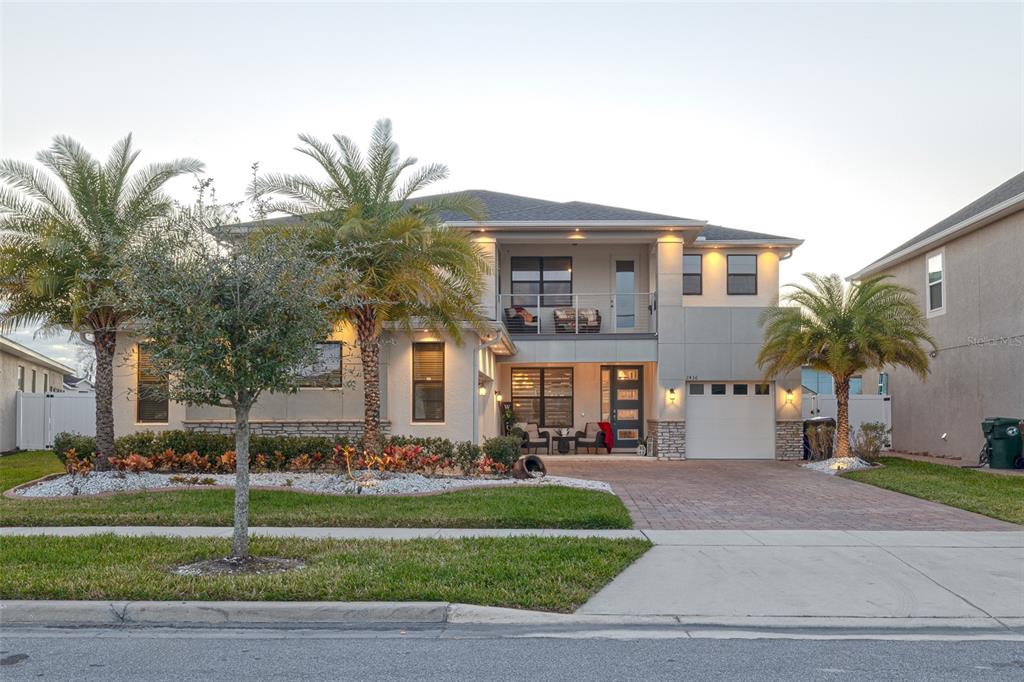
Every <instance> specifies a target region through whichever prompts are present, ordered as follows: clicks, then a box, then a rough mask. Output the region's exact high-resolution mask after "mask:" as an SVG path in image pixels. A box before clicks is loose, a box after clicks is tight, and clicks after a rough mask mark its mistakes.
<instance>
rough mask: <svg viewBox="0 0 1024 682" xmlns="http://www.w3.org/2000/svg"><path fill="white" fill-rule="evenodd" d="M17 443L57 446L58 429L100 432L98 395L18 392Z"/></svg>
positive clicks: (22, 446) (28, 447) (26, 446)
mask: <svg viewBox="0 0 1024 682" xmlns="http://www.w3.org/2000/svg"><path fill="white" fill-rule="evenodd" d="M15 403H16V408H15V409H16V412H15V415H16V419H17V428H16V431H17V436H16V437H17V447H19V448H20V449H22V450H42V449H44V448H52V447H53V437H54V436H56V435H57V434H58V433H61V432H63V431H67V432H69V433H81V434H84V435H87V436H94V435H96V395H95V394H92V393H21V392H19V393H17V394H16V398H15Z"/></svg>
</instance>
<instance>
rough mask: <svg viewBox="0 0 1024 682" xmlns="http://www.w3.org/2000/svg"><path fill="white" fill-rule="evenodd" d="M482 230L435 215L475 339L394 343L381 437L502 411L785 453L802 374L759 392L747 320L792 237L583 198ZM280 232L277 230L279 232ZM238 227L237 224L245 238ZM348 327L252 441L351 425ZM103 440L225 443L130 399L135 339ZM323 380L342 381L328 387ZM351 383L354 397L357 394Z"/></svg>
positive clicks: (770, 289) (459, 428)
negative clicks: (461, 239)
mask: <svg viewBox="0 0 1024 682" xmlns="http://www.w3.org/2000/svg"><path fill="white" fill-rule="evenodd" d="M469 194H472V195H474V196H476V197H477V198H478V199H479V200H480V201H482V202H483V204H484V205H485V206H486V208H487V215H488V219H487V220H486V221H483V222H477V221H472V220H469V219H467V218H466V217H465V216H460V215H448V216H445V220H446V222H447V224H448V225H450V226H452V227H454V228H457V229H461V230H465V231H466V232H468V233H469V234H470V235H471V237H472V239H473V240H474V241H475V242H476V243H477V244H478V245H479V246H480V248H481V249H482V250H483V252H484V253H485V255H486V258H487V260H488V262H489V265H490V269H491V275H490V277H489V279H488V281H487V284H486V286H485V287H484V290H483V291H481V292H480V306H481V308H482V309H483V311H484V314H485V316H486V317H487V319H488V321H489V329H488V331H487V332H485V333H482V334H478V333H476V332H468V333H467V334H466V338H465V339H464V342H463V344H462V345H458V344H456V343H454V342H453V341H452V339H450V338H448V337H446V336H445V335H434V334H431V333H430V332H427V331H426V330H420V331H416V332H414V333H413V334H411V335H409V334H407V333H404V332H403V333H397V332H396V333H389V334H388V335H387V338H386V342H385V345H384V349H383V352H382V368H381V370H382V371H381V376H382V394H383V399H382V419H383V420H384V422H385V428H386V429H387V430H388V431H390V432H391V433H393V434H402V435H415V436H441V437H446V438H451V439H453V440H475V441H479V440H482V439H484V438H487V437H490V436H494V435H497V434H499V433H500V432H501V428H502V427H501V418H500V413H501V407H502V405H503V404H507V405H511V408H512V409H513V410H514V411H515V413H516V417H517V420H518V421H522V422H534V423H536V424H538V426H539V428H540V429H541V430H545V431H548V432H549V433H551V434H552V435H557V431H558V430H559V429H570V430H572V431H576V430H584V429H585V427H586V425H587V424H589V423H595V422H601V421H606V422H610V424H611V427H612V434H613V436H614V439H615V448H616V450H617V451H620V452H634V451H635V450H636V447H637V445H638V444H639V443H641V442H648V443H649V444H650V446H651V447H653V448H654V449H655V452H656V454H658V455H659V456H664V457H684V456H685V457H690V458H766V459H770V458H798V457H801V456H802V451H801V426H800V424H801V422H800V419H801V409H800V399H801V398H800V394H801V389H800V374H799V372H798V371H797V372H794V373H792V374H791V375H788V376H780V377H771V378H768V379H765V378H764V377H762V375H761V372H760V371H759V370H758V368H757V367H756V365H755V358H756V356H757V353H758V350H759V349H760V345H761V331H760V328H759V326H758V316H759V315H760V313H761V311H762V310H763V309H764V308H765V307H766V306H769V305H772V304H773V303H774V302H775V301H776V300H777V297H778V291H779V261H780V260H782V259H785V258H787V257H789V256H790V255H791V254H792V252H793V250H794V249H795V248H797V247H798V246H799V245H800V244H801V243H802V242H801V240H799V239H792V238H787V237H780V236H776V235H770V234H764V233H759V232H750V231H745V230H737V229H730V228H726V227H721V226H717V225H712V224H709V223H707V222H706V221H703V220H692V219H687V218H681V217H678V216H670V215H663V214H656V213H649V212H644V211H634V210H628V209H623V208H616V207H611V206H603V205H599V204H591V203H583V202H555V201H546V200H542V199H534V198H530V197H523V196H517V195H511V194H503V193H499V192H490V191H482V190H478V191H470V192H469ZM287 220H290V219H284V221H287ZM243 227H244V226H243ZM353 342H354V334H353V332H352V330H351V329H347V328H340V329H338V330H336V333H335V334H334V336H332V338H330V339H325V340H324V341H323V343H322V345H321V353H322V360H321V362H320V363H319V364H318V369H316V370H315V373H316V374H317V375H318V377H319V381H317V382H311V383H318V384H321V385H318V386H310V387H307V388H302V389H300V390H299V392H298V393H296V394H293V395H272V396H266V397H264V398H261V399H260V401H259V403H258V404H257V406H256V407H255V409H254V413H253V419H254V420H255V421H254V432H255V433H281V432H293V433H307V434H319V433H323V434H332V435H333V434H342V435H349V436H357V435H359V434H360V433H361V428H362V422H361V420H362V409H363V406H362V387H361V385H360V384H359V356H358V352H357V351H356V349H355V348H354V345H353ZM118 350H119V353H118V358H119V359H118V361H116V363H115V379H114V391H115V429H116V431H117V433H118V434H123V433H127V432H131V431H136V430H143V429H164V428H187V429H199V430H206V431H225V432H227V431H230V430H231V428H232V418H231V415H230V414H228V412H227V411H226V410H224V409H219V408H209V407H200V408H197V407H186V406H184V405H177V404H174V403H169V404H168V403H167V402H166V401H164V402H163V403H160V402H159V401H157V402H154V401H141V402H140V401H139V400H138V399H137V396H138V390H137V389H138V386H139V385H140V383H145V382H147V381H152V380H154V378H153V377H152V376H150V375H149V374H148V373H147V370H146V366H147V362H146V351H145V344H144V343H143V344H139V343H138V342H137V340H136V339H132V338H130V337H125V338H122V339H121V341H120V343H119V349H118ZM325 375H327V376H330V377H331V380H332V381H336V383H337V385H336V386H333V387H323V386H322V380H323V377H324V376H325ZM353 382H354V386H353V385H352V383H353Z"/></svg>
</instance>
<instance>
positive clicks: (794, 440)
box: [775, 421, 804, 459]
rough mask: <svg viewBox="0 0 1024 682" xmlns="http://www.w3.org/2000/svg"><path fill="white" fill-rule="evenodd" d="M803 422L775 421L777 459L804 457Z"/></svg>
mask: <svg viewBox="0 0 1024 682" xmlns="http://www.w3.org/2000/svg"><path fill="white" fill-rule="evenodd" d="M803 457H804V432H803V422H794V421H777V422H775V459H803Z"/></svg>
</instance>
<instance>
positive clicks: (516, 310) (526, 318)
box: [505, 305, 538, 334]
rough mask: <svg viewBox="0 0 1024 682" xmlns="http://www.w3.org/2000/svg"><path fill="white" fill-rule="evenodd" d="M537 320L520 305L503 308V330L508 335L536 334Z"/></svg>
mask: <svg viewBox="0 0 1024 682" xmlns="http://www.w3.org/2000/svg"><path fill="white" fill-rule="evenodd" d="M537 322H538V318H537V316H536V315H534V314H533V313H532V312H530V311H529V310H527V309H526V308H524V307H523V306H521V305H516V306H511V307H509V308H505V328H506V329H508V331H509V333H510V334H536V333H537Z"/></svg>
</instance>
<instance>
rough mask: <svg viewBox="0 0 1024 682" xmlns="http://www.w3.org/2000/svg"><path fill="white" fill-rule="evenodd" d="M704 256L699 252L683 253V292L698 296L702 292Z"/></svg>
mask: <svg viewBox="0 0 1024 682" xmlns="http://www.w3.org/2000/svg"><path fill="white" fill-rule="evenodd" d="M703 266H704V258H703V257H702V256H701V255H700V254H699V253H696V254H691V253H687V254H683V293H684V294H687V295H690V296H699V295H700V294H702V293H704V274H703Z"/></svg>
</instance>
